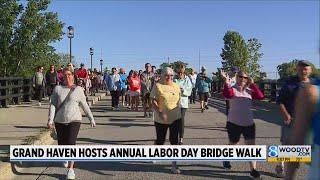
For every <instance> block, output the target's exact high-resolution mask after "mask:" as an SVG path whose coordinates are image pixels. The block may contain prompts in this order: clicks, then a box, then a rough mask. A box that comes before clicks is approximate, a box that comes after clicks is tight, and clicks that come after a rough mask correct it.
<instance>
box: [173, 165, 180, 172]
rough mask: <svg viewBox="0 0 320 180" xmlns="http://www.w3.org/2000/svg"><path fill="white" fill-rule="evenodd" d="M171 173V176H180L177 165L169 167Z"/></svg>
mask: <svg viewBox="0 0 320 180" xmlns="http://www.w3.org/2000/svg"><path fill="white" fill-rule="evenodd" d="M171 172H172V173H173V174H180V173H181V171H180V169H179V168H178V166H177V165H172V167H171Z"/></svg>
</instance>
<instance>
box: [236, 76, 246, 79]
mask: <svg viewBox="0 0 320 180" xmlns="http://www.w3.org/2000/svg"><path fill="white" fill-rule="evenodd" d="M238 77H239V78H240V79H248V77H247V76H238Z"/></svg>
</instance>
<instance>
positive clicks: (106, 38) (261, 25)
mask: <svg viewBox="0 0 320 180" xmlns="http://www.w3.org/2000/svg"><path fill="white" fill-rule="evenodd" d="M319 6H320V5H319V1H281V2H276V1H271V2H268V1H243V2H239V1H200V2H199V1H173V2H171V1H118V2H117V1H103V0H100V1H84V0H83V1H71V0H69V1H57V0H56V1H55V0H53V2H52V3H51V5H50V7H49V10H51V11H55V12H58V13H59V18H60V19H61V21H62V22H64V23H65V28H64V31H65V32H66V31H67V27H68V26H69V25H72V26H74V28H75V37H74V39H73V43H72V52H73V55H75V57H76V61H77V63H78V64H79V63H80V62H84V63H85V64H86V65H87V67H89V66H90V55H89V48H90V47H93V48H94V49H95V54H94V56H93V65H94V67H100V66H99V59H100V58H101V57H102V58H103V59H104V62H105V64H104V65H107V66H108V67H109V68H110V67H111V66H115V67H124V68H126V69H127V70H129V69H141V68H143V65H144V63H145V62H147V61H148V62H151V63H152V64H154V65H156V66H158V65H159V64H161V63H162V62H166V61H167V59H168V57H169V58H170V61H173V60H177V59H182V60H183V61H185V62H187V63H189V65H190V66H192V67H194V68H195V69H198V67H199V63H198V58H199V50H200V52H201V53H200V55H201V56H200V58H201V65H204V66H206V67H207V69H208V70H209V71H210V72H212V71H216V68H217V67H220V66H221V58H220V53H221V48H222V47H223V36H224V34H225V32H226V31H228V30H235V31H238V32H239V33H240V34H242V36H243V37H244V39H246V40H247V39H249V38H252V37H255V38H258V39H259V41H260V42H261V43H262V48H261V52H262V53H264V56H263V58H262V59H261V62H260V64H261V65H262V66H263V68H262V70H263V71H265V72H267V74H268V76H269V77H275V71H276V66H277V65H278V64H280V63H282V62H285V61H289V60H292V59H294V58H300V59H309V60H310V61H312V62H313V63H314V64H315V65H316V66H317V67H319V46H320V45H319V41H320V38H319V9H320V7H319ZM54 47H55V48H56V49H57V51H58V52H63V53H68V52H69V41H68V39H67V37H66V36H64V37H63V39H62V40H61V41H59V42H56V43H54ZM101 51H102V56H101Z"/></svg>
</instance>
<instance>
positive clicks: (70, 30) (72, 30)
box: [68, 26, 74, 63]
mask: <svg viewBox="0 0 320 180" xmlns="http://www.w3.org/2000/svg"><path fill="white" fill-rule="evenodd" d="M73 37H74V28H73V27H72V26H69V27H68V38H69V39H70V59H69V63H71V57H72V52H71V39H72V38H73Z"/></svg>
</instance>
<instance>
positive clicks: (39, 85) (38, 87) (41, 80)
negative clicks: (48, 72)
mask: <svg viewBox="0 0 320 180" xmlns="http://www.w3.org/2000/svg"><path fill="white" fill-rule="evenodd" d="M45 85H46V79H45V76H44V74H43V67H42V66H38V67H37V72H36V73H35V74H34V75H33V77H32V87H33V88H34V91H35V98H36V99H37V100H38V105H39V106H41V102H42V97H43V93H44V88H45Z"/></svg>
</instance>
